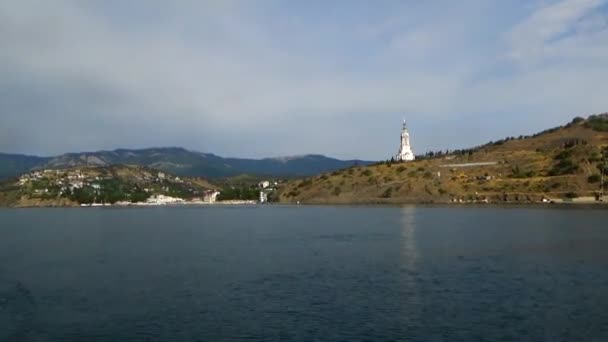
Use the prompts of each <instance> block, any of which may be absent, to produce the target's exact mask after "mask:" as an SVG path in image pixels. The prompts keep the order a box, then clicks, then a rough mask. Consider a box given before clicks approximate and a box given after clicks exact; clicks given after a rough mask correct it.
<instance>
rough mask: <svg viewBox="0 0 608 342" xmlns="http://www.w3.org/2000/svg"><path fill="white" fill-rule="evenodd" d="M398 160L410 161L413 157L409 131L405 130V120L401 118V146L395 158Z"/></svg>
mask: <svg viewBox="0 0 608 342" xmlns="http://www.w3.org/2000/svg"><path fill="white" fill-rule="evenodd" d="M395 159H396V160H399V161H412V160H414V159H415V157H414V152H413V151H412V147H411V146H410V133H409V132H408V131H407V126H406V125H405V120H403V130H402V131H401V146H399V152H398V153H397V156H396V158H395Z"/></svg>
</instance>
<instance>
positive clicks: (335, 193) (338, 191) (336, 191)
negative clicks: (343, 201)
mask: <svg viewBox="0 0 608 342" xmlns="http://www.w3.org/2000/svg"><path fill="white" fill-rule="evenodd" d="M341 192H342V189H341V188H340V187H339V186H337V187H335V188H334V191H333V194H334V196H340V193H341Z"/></svg>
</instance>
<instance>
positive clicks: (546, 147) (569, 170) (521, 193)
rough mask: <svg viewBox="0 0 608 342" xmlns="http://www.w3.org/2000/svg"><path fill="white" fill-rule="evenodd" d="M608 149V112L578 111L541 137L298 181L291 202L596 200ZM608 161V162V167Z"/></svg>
mask: <svg viewBox="0 0 608 342" xmlns="http://www.w3.org/2000/svg"><path fill="white" fill-rule="evenodd" d="M606 155H608V114H603V115H597V116H591V117H589V118H588V119H582V118H576V119H574V120H573V121H572V122H571V123H569V124H567V125H565V126H560V127H556V128H553V129H549V130H546V131H544V132H541V133H539V134H536V135H534V136H520V137H509V138H506V139H502V140H499V141H496V142H490V143H488V144H486V145H483V146H479V147H475V148H472V149H467V150H459V151H450V152H448V153H445V152H437V153H429V154H428V155H427V156H423V157H422V158H418V159H417V160H416V161H413V162H406V163H395V162H393V163H391V162H385V163H379V164H375V165H371V166H367V167H352V168H348V169H343V170H339V171H334V172H331V173H324V174H321V175H318V176H315V177H309V178H304V179H300V180H293V181H290V182H288V183H286V185H285V186H283V187H282V188H281V189H280V193H279V201H281V202H284V203H294V202H300V203H453V202H492V203H504V202H517V203H520V202H539V201H541V200H542V199H543V198H546V199H549V200H554V201H583V200H586V201H590V202H593V201H594V200H595V197H596V196H597V195H598V191H599V189H600V185H599V181H600V178H601V177H600V170H601V169H602V167H603V166H604V165H605V159H604V158H605V157H606ZM607 168H608V167H607Z"/></svg>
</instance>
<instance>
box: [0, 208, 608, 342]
mask: <svg viewBox="0 0 608 342" xmlns="http://www.w3.org/2000/svg"><path fill="white" fill-rule="evenodd" d="M607 222H608V211H605V210H595V209H582V208H572V209H560V210H551V209H546V208H514V207H512V208H499V207H491V208H467V207H465V208H454V207H447V208H446V207H404V208H398V207H321V206H319V207H315V206H299V207H272V206H266V207H203V208H192V207H176V208H168V207H167V208H162V207H161V208H139V209H108V208H86V209H23V210H0V341H178V340H181V341H314V340H316V341H471V340H479V341H526V340H529V341H543V340H546V341H560V340H561V341H606V340H608V224H607Z"/></svg>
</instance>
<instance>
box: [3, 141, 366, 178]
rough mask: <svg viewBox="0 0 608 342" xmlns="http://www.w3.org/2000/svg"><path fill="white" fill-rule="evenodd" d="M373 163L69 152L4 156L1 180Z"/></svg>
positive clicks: (306, 171) (277, 173) (321, 168)
mask: <svg viewBox="0 0 608 342" xmlns="http://www.w3.org/2000/svg"><path fill="white" fill-rule="evenodd" d="M370 163H371V162H367V161H362V160H339V159H334V158H329V157H326V156H322V155H302V156H294V157H281V158H264V159H246V158H224V157H220V156H217V155H215V154H212V153H202V152H196V151H189V150H186V149H184V148H181V147H161V148H147V149H138V150H129V149H117V150H113V151H97V152H82V153H66V154H62V155H59V156H55V157H37V156H26V155H20V154H2V153H0V179H3V178H10V177H16V176H18V175H20V174H23V173H26V172H30V171H34V170H41V169H68V168H74V167H91V166H110V165H139V166H146V167H150V168H154V169H158V170H161V171H165V172H170V173H172V174H174V175H177V176H187V177H195V176H196V177H205V178H225V177H232V176H237V175H241V174H252V175H259V176H274V177H302V176H310V175H315V174H319V173H322V172H328V171H333V170H338V169H342V168H345V167H349V166H352V165H355V164H357V165H367V164H370Z"/></svg>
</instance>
